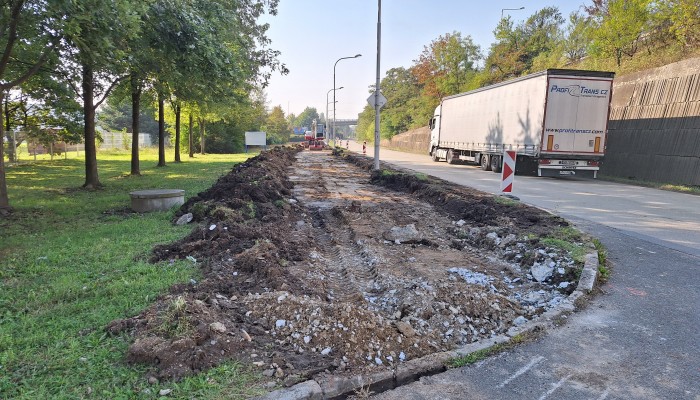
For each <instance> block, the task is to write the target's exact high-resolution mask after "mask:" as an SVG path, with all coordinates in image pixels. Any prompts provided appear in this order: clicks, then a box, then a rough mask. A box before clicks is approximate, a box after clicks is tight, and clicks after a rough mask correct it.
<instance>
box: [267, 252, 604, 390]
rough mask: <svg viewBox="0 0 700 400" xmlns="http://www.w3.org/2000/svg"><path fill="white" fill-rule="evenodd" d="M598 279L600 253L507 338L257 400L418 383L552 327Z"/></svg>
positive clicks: (591, 256)
mask: <svg viewBox="0 0 700 400" xmlns="http://www.w3.org/2000/svg"><path fill="white" fill-rule="evenodd" d="M597 277H598V253H597V252H596V251H593V252H590V253H588V254H586V257H585V261H584V266H583V270H582V271H581V276H580V277H579V282H578V285H577V286H576V290H574V292H573V293H571V294H570V295H569V297H567V299H566V301H565V302H562V304H560V305H559V306H558V307H557V308H555V309H552V310H549V311H547V312H545V313H543V314H542V315H540V317H539V318H537V319H535V320H532V321H528V322H526V323H525V324H523V325H521V326H517V327H515V326H514V327H512V328H510V329H509V330H508V332H507V333H506V334H505V335H499V336H495V337H492V338H489V339H485V340H481V341H478V342H475V343H470V344H468V345H466V346H462V347H459V348H457V349H455V350H451V351H444V352H440V353H433V354H428V355H427V356H424V357H421V358H417V359H415V360H409V361H407V362H404V363H401V364H399V365H397V366H396V368H395V369H393V370H383V371H378V372H374V373H371V374H364V375H354V376H350V377H342V376H333V375H327V376H325V375H321V376H318V377H317V378H314V379H311V380H308V381H306V382H302V383H298V384H296V385H294V386H292V387H289V388H284V389H279V390H276V391H274V392H270V393H268V394H266V395H264V396H261V397H256V398H255V399H257V400H277V399H282V400H322V399H323V400H325V399H342V398H345V397H347V396H349V395H352V394H356V393H360V392H363V391H371V392H374V393H381V392H384V391H387V390H392V389H395V388H397V387H399V386H402V385H405V384H408V383H411V382H415V381H417V380H419V379H420V378H422V377H424V376H430V375H434V374H437V373H440V372H444V371H446V370H447V367H446V364H447V363H448V362H449V361H450V360H452V359H454V358H457V357H464V356H468V355H469V354H472V353H474V352H477V351H483V350H486V349H489V348H492V347H494V346H497V345H502V344H506V343H509V342H510V341H512V340H513V337H514V336H517V335H522V334H525V333H529V332H537V331H540V330H542V329H546V328H547V327H549V326H551V324H552V322H553V321H555V320H557V319H558V318H560V317H561V316H562V315H564V314H567V313H570V312H573V311H574V310H575V309H576V305H575V304H576V301H577V300H578V299H579V298H581V297H582V296H585V295H586V294H588V293H590V292H591V291H592V290H593V287H594V286H595V283H596V279H597Z"/></svg>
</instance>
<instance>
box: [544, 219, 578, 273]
mask: <svg viewBox="0 0 700 400" xmlns="http://www.w3.org/2000/svg"><path fill="white" fill-rule="evenodd" d="M583 241H584V237H583V235H582V234H581V232H579V231H578V230H576V229H575V228H573V227H570V226H567V227H564V228H560V229H557V230H556V231H555V232H554V233H553V234H552V235H550V236H548V237H546V238H543V239H541V240H540V242H541V243H542V244H544V245H546V246H549V247H555V248H558V249H562V250H565V251H567V252H569V254H571V257H572V258H573V259H574V261H576V262H577V263H579V264H583V263H584V262H585V261H586V254H587V253H588V249H587V248H586V246H585V245H584V243H582V242H583Z"/></svg>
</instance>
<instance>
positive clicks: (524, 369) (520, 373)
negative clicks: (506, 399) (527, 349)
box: [498, 356, 544, 389]
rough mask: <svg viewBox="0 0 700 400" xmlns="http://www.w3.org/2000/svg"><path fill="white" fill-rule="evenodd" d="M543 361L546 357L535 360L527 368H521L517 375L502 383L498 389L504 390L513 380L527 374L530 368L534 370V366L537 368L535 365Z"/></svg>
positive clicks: (516, 372)
mask: <svg viewBox="0 0 700 400" xmlns="http://www.w3.org/2000/svg"><path fill="white" fill-rule="evenodd" d="M542 360H544V357H542V356H539V357H535V358H533V359H532V360H531V361H530V362H529V363H528V364H527V365H526V366H524V367H522V368H520V369H519V370H517V371H515V373H514V374H513V375H511V376H510V377H509V378H508V379H506V380H505V381H503V382H501V384H500V385H498V388H499V389H502V388H503V387H504V386H505V385H507V384H509V383H510V382H511V381H512V380H513V379H515V378H517V377H519V376H520V375H522V374H524V373H526V372H527V371H528V370H529V369H530V368H532V367H533V366H535V364H537V363H538V362H540V361H542Z"/></svg>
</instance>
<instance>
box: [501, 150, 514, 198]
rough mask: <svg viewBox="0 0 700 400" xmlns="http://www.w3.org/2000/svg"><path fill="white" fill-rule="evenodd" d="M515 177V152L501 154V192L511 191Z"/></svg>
mask: <svg viewBox="0 0 700 400" xmlns="http://www.w3.org/2000/svg"><path fill="white" fill-rule="evenodd" d="M514 177H515V152H514V151H504V152H503V171H502V172H501V192H503V193H511V192H512V191H513V178H514Z"/></svg>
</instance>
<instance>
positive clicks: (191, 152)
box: [187, 112, 194, 158]
mask: <svg viewBox="0 0 700 400" xmlns="http://www.w3.org/2000/svg"><path fill="white" fill-rule="evenodd" d="M192 120H193V118H192V112H190V130H189V131H188V132H189V135H188V136H189V138H188V139H189V143H188V144H187V145H188V146H189V149H188V150H189V152H190V158H194V148H193V147H192V146H193V144H194V139H193V134H192V122H193V121H192Z"/></svg>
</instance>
